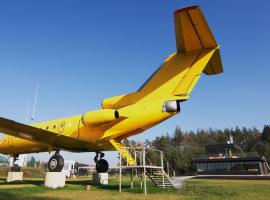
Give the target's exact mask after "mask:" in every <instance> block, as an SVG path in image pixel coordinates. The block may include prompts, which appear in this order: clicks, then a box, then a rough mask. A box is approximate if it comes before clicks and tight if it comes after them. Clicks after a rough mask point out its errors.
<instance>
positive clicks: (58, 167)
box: [48, 151, 64, 172]
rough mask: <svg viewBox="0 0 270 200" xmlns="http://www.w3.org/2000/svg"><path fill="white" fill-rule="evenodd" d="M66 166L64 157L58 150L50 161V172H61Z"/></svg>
mask: <svg viewBox="0 0 270 200" xmlns="http://www.w3.org/2000/svg"><path fill="white" fill-rule="evenodd" d="M63 167H64V158H63V157H62V156H61V155H60V154H59V151H56V152H55V154H54V155H53V156H52V157H51V158H50V160H49V162H48V169H49V171H50V172H61V171H62V169H63Z"/></svg>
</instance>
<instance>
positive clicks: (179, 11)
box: [174, 5, 199, 15]
mask: <svg viewBox="0 0 270 200" xmlns="http://www.w3.org/2000/svg"><path fill="white" fill-rule="evenodd" d="M196 8H199V6H197V5H194V6H188V7H184V8H180V9H178V10H176V11H174V15H176V14H179V13H182V12H185V11H188V10H193V9H196Z"/></svg>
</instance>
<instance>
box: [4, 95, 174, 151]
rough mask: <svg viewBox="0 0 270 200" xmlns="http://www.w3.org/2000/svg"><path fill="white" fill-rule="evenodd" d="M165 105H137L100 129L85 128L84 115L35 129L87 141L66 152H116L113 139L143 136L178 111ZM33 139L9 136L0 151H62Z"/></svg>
mask: <svg viewBox="0 0 270 200" xmlns="http://www.w3.org/2000/svg"><path fill="white" fill-rule="evenodd" d="M163 104H164V101H163V100H156V101H151V102H142V103H136V104H133V105H130V106H126V107H123V108H120V109H118V110H117V111H118V112H119V115H120V117H119V119H117V120H115V121H112V122H110V123H108V124H104V125H99V126H85V125H84V124H83V121H82V118H83V114H81V115H75V116H71V117H66V118H62V119H57V120H52V121H47V122H41V123H37V124H33V125H32V126H34V127H38V128H40V129H43V130H47V131H51V132H54V133H57V134H59V135H65V136H69V137H73V138H75V139H78V141H85V142H86V145H84V146H82V145H81V143H80V142H78V145H75V146H76V148H74V147H73V148H72V149H66V150H69V151H74V152H86V151H106V150H113V149H114V148H113V146H112V145H111V143H110V142H109V139H110V138H111V137H113V138H114V139H115V140H119V141H120V140H122V139H124V138H127V137H130V136H132V135H135V134H138V133H141V132H143V131H145V130H146V129H148V128H150V127H152V126H154V125H156V124H158V123H159V122H161V121H164V120H166V119H168V118H169V117H171V116H173V115H174V114H176V112H170V113H168V112H163V111H162V106H163ZM22 134H23V133H22ZM30 140H33V138H29V140H27V136H25V139H21V138H17V137H13V136H8V135H6V136H4V137H3V139H2V140H1V141H0V152H2V153H4V154H10V155H16V154H19V153H20V154H21V153H33V152H46V151H53V150H56V149H59V150H60V149H62V148H61V147H60V146H59V147H51V146H49V145H46V144H42V143H40V142H33V141H30Z"/></svg>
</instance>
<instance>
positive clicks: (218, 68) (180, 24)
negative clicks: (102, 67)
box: [102, 6, 223, 108]
mask: <svg viewBox="0 0 270 200" xmlns="http://www.w3.org/2000/svg"><path fill="white" fill-rule="evenodd" d="M174 23H175V35H176V47H177V51H176V53H174V54H172V55H170V56H169V57H168V58H167V59H165V61H164V62H163V64H162V65H161V67H160V68H158V69H157V71H156V72H155V73H154V74H153V75H152V76H150V78H149V79H148V80H147V81H146V82H145V83H144V84H143V85H142V86H141V87H140V89H139V90H138V91H137V92H135V93H130V94H126V95H122V96H117V97H112V98H108V99H105V100H104V101H103V104H102V105H103V108H120V107H124V106H127V105H131V104H133V103H136V102H141V101H152V100H154V99H162V100H186V99H188V98H189V96H190V94H191V92H192V90H193V88H194V86H195V85H196V83H197V81H198V80H199V78H200V76H201V74H202V73H205V74H207V75H214V74H218V73H222V72H223V68H222V63H221V58H220V53H219V46H218V44H217V42H216V40H215V38H214V36H213V34H212V32H211V30H210V28H209V26H208V24H207V22H206V20H205V18H204V16H203V14H202V12H201V10H200V9H199V7H198V6H192V7H187V8H183V9H180V10H177V11H175V12H174Z"/></svg>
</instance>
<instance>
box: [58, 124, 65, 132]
mask: <svg viewBox="0 0 270 200" xmlns="http://www.w3.org/2000/svg"><path fill="white" fill-rule="evenodd" d="M64 130H65V122H64V121H63V122H61V123H60V124H59V126H58V132H59V133H63V132H64Z"/></svg>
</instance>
